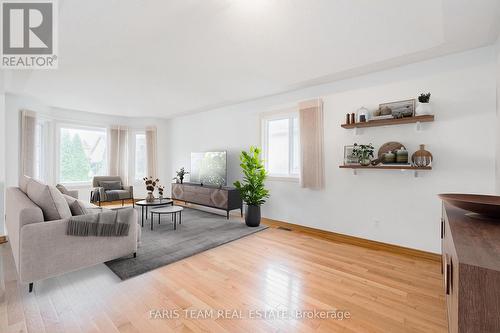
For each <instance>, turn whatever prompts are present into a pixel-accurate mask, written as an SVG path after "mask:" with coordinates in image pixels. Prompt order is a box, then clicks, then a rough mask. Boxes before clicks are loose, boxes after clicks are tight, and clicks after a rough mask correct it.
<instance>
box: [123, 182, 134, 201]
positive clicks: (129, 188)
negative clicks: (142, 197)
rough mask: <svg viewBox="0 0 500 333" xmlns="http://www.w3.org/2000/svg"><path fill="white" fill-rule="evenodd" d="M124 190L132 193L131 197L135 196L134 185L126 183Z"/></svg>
mask: <svg viewBox="0 0 500 333" xmlns="http://www.w3.org/2000/svg"><path fill="white" fill-rule="evenodd" d="M123 190H125V191H128V192H129V193H130V198H131V199H133V198H134V187H133V186H132V185H127V186H125V185H124V186H123Z"/></svg>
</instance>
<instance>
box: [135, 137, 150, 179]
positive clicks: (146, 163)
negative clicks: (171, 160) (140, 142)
mask: <svg viewBox="0 0 500 333" xmlns="http://www.w3.org/2000/svg"><path fill="white" fill-rule="evenodd" d="M138 135H144V139H146V131H145V130H135V131H133V133H132V136H133V142H134V143H133V145H134V147H133V152H134V158H133V168H132V169H133V175H132V179H133V180H134V184H139V183H142V182H143V180H142V179H143V177H140V178H137V170H136V167H137V165H136V162H137V136H138ZM146 149H147V144H146ZM145 166H146V175H145V176H144V177H147V173H148V156H147V151H146V160H145Z"/></svg>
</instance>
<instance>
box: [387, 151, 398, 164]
mask: <svg viewBox="0 0 500 333" xmlns="http://www.w3.org/2000/svg"><path fill="white" fill-rule="evenodd" d="M384 163H396V154H394V153H393V152H392V151H388V152H387V153H385V155H384Z"/></svg>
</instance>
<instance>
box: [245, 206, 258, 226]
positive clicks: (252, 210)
mask: <svg viewBox="0 0 500 333" xmlns="http://www.w3.org/2000/svg"><path fill="white" fill-rule="evenodd" d="M245 223H246V224H247V226H249V227H258V226H259V225H260V206H247V213H246V215H245Z"/></svg>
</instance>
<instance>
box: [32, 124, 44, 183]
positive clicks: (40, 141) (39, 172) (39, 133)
mask: <svg viewBox="0 0 500 333" xmlns="http://www.w3.org/2000/svg"><path fill="white" fill-rule="evenodd" d="M44 128H45V126H44V124H43V123H42V122H41V121H37V123H36V126H35V149H34V152H35V156H34V160H35V170H34V174H33V177H34V178H35V179H39V180H42V181H46V179H45V168H44V160H43V158H44V156H45V152H44V149H43V148H44V147H45V135H44Z"/></svg>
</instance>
